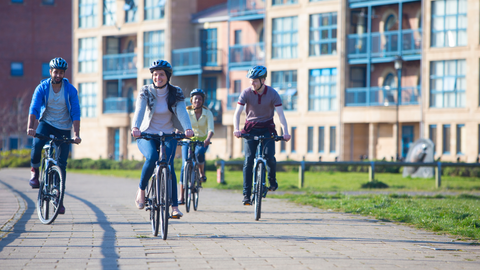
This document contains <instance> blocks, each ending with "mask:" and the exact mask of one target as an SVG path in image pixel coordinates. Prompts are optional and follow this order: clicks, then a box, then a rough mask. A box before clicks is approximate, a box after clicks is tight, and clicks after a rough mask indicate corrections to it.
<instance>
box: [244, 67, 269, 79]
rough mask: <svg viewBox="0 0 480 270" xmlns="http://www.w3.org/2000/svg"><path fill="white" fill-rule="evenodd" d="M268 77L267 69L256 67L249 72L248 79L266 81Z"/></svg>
mask: <svg viewBox="0 0 480 270" xmlns="http://www.w3.org/2000/svg"><path fill="white" fill-rule="evenodd" d="M266 77H267V68H266V67H264V66H254V67H252V68H251V69H249V70H248V73H247V78H249V79H261V78H263V79H265V78H266Z"/></svg>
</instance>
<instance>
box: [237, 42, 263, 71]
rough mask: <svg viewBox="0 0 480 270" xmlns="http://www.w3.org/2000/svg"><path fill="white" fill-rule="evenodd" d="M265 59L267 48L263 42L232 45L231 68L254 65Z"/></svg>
mask: <svg viewBox="0 0 480 270" xmlns="http://www.w3.org/2000/svg"><path fill="white" fill-rule="evenodd" d="M264 61H265V50H264V45H263V42H259V43H255V44H248V45H233V46H230V63H229V66H230V67H231V68H235V67H247V68H249V67H252V66H255V65H259V64H263V63H264Z"/></svg>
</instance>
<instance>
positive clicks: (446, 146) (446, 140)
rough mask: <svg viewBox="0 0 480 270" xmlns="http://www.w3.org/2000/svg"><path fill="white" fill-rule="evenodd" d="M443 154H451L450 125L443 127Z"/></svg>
mask: <svg viewBox="0 0 480 270" xmlns="http://www.w3.org/2000/svg"><path fill="white" fill-rule="evenodd" d="M442 145H443V153H444V154H446V155H448V154H450V125H443V143H442Z"/></svg>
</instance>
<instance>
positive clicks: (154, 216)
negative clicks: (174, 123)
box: [137, 132, 185, 240]
mask: <svg viewBox="0 0 480 270" xmlns="http://www.w3.org/2000/svg"><path fill="white" fill-rule="evenodd" d="M166 138H174V139H176V140H182V139H184V138H185V135H184V134H178V133H172V134H149V133H143V132H142V133H141V135H140V137H138V138H137V139H145V140H157V141H158V142H160V146H159V149H157V151H158V152H159V158H158V160H157V162H156V164H155V170H154V171H153V175H152V178H151V179H152V180H151V181H150V186H147V189H146V191H145V210H147V211H150V222H151V224H152V233H153V235H154V236H157V235H158V231H159V228H161V230H160V231H161V234H162V238H163V240H167V234H168V219H169V218H172V217H171V216H170V212H169V210H170V206H171V205H172V186H171V183H172V180H171V177H172V175H171V172H170V167H169V164H168V161H167V155H166V146H165V139H166Z"/></svg>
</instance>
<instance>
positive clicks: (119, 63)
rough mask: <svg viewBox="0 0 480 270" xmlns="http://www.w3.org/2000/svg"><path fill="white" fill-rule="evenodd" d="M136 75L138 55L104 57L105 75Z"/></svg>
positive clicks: (127, 54)
mask: <svg viewBox="0 0 480 270" xmlns="http://www.w3.org/2000/svg"><path fill="white" fill-rule="evenodd" d="M133 74H134V75H136V74H137V54H136V53H122V54H107V55H104V56H103V75H104V76H119V75H133Z"/></svg>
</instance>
